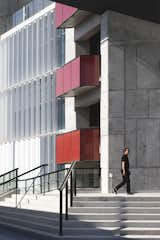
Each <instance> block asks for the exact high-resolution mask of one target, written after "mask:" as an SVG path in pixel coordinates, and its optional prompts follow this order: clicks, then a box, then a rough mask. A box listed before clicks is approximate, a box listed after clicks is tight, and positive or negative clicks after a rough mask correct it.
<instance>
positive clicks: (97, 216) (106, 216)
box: [69, 213, 120, 221]
mask: <svg viewBox="0 0 160 240" xmlns="http://www.w3.org/2000/svg"><path fill="white" fill-rule="evenodd" d="M69 219H72V220H73V219H77V220H82V221H83V220H94V221H96V220H119V219H120V215H119V214H116V213H86V214H84V213H78V214H77V213H70V215H69Z"/></svg>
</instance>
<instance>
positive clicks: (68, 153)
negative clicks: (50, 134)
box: [63, 133, 72, 162]
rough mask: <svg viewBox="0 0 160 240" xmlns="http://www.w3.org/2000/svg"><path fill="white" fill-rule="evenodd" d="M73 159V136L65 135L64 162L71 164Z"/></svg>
mask: <svg viewBox="0 0 160 240" xmlns="http://www.w3.org/2000/svg"><path fill="white" fill-rule="evenodd" d="M71 157H72V134H70V133H66V134H65V135H63V162H71Z"/></svg>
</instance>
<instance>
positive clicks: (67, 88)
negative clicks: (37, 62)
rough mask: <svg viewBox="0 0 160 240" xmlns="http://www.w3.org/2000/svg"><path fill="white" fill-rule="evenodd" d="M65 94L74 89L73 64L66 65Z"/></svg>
mask: <svg viewBox="0 0 160 240" xmlns="http://www.w3.org/2000/svg"><path fill="white" fill-rule="evenodd" d="M63 71H64V78H63V92H68V91H70V90H71V88H72V64H71V63H68V64H66V65H64V68H63Z"/></svg>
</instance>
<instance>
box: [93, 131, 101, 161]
mask: <svg viewBox="0 0 160 240" xmlns="http://www.w3.org/2000/svg"><path fill="white" fill-rule="evenodd" d="M99 144H100V130H99V129H93V160H99V159H100V154H99Z"/></svg>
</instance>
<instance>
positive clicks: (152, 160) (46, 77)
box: [0, 1, 160, 193]
mask: <svg viewBox="0 0 160 240" xmlns="http://www.w3.org/2000/svg"><path fill="white" fill-rule="evenodd" d="M57 2H58V3H52V1H46V3H43V4H44V5H43V4H41V7H39V8H37V5H36V1H31V2H30V3H28V2H27V4H30V5H27V6H30V7H29V9H32V7H33V6H36V7H35V8H34V10H33V9H32V11H31V10H30V14H28V18H27V17H26V15H25V11H26V9H28V8H26V7H25V6H23V9H21V10H18V13H17V14H18V17H16V16H17V15H16V13H14V18H13V19H14V24H15V25H17V24H18V25H17V26H14V27H13V28H12V29H10V30H9V31H7V32H6V33H3V35H1V40H0V51H1V55H0V62H1V66H0V68H1V69H0V91H1V92H0V94H1V95H0V111H1V116H2V117H1V124H0V143H1V145H0V158H1V162H3V160H2V159H3V158H4V157H5V159H6V162H5V164H2V167H1V170H2V172H4V171H7V170H10V169H12V168H14V167H19V168H20V169H21V171H22V170H23V171H24V170H29V169H30V168H33V167H34V166H36V165H39V164H41V163H48V164H49V169H48V171H51V170H54V169H56V168H57V167H64V166H65V165H66V164H70V163H71V162H72V161H75V160H77V161H78V167H80V168H81V169H82V173H81V177H84V176H85V178H83V181H82V180H81V185H82V186H85V187H93V186H94V187H95V186H96V187H101V190H102V192H104V193H108V192H111V191H112V187H113V186H114V185H115V184H116V183H118V182H119V181H120V180H121V174H120V167H121V155H122V152H123V148H124V147H125V146H128V147H129V149H130V168H131V186H132V190H133V191H138V192H139V191H146V192H150V191H159V188H160V187H159V179H158V178H159V177H158V176H159V172H160V114H159V108H160V107H159V102H160V100H159V93H160V80H159V76H160V54H159V45H160V30H159V23H158V22H156V21H153V20H154V19H152V18H151V17H149V18H148V19H147V17H146V13H144V15H143V16H144V17H142V18H141V17H140V16H139V15H138V14H131V12H130V10H131V9H129V10H128V12H127V11H122V10H123V9H121V11H119V10H118V8H117V9H116V8H115V9H113V8H112V7H110V8H107V9H105V8H103V11H102V10H97V11H98V12H96V11H95V12H94V11H92V12H91V10H93V9H90V8H89V7H86V9H85V8H83V6H80V8H78V6H77V7H76V6H75V4H74V3H72V1H70V2H71V3H70V5H73V6H69V5H64V4H63V3H66V4H67V1H57ZM59 2H61V3H59ZM106 2H107V1H106ZM34 4H35V5H34ZM31 6H32V7H31ZM93 6H94V4H93ZM37 9H38V10H37ZM40 10H41V11H40ZM20 13H21V14H20ZM32 15H33V16H32ZM3 32H4V31H3ZM24 151H25V153H26V154H25V158H24V157H22V156H23V155H24ZM33 153H34V154H33ZM22 158H23V160H22ZM86 169H87V170H86ZM84 172H85V173H84ZM100 172H101V174H100ZM86 179H88V180H86ZM122 191H123V189H122Z"/></svg>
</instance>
